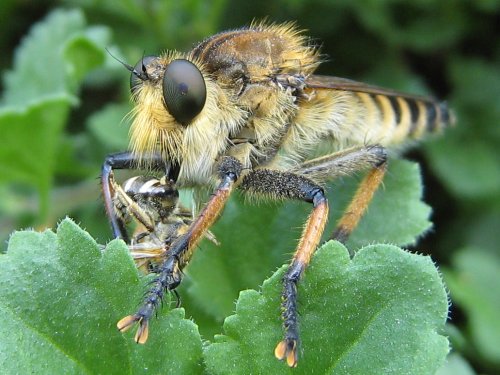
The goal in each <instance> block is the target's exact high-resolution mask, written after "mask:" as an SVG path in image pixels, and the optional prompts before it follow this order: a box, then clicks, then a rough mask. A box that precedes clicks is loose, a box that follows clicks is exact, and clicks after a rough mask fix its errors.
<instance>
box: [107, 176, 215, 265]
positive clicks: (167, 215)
mask: <svg viewBox="0 0 500 375" xmlns="http://www.w3.org/2000/svg"><path fill="white" fill-rule="evenodd" d="M109 183H110V185H111V186H110V188H111V189H112V191H113V205H114V209H115V215H116V216H117V218H118V219H119V220H120V221H121V222H122V223H123V224H122V225H123V226H125V225H126V224H128V223H129V222H131V221H134V222H135V224H136V228H135V232H134V235H133V236H132V238H130V239H128V240H127V242H128V247H129V250H130V253H131V255H132V257H133V258H134V261H135V262H136V264H137V267H138V268H139V269H140V270H141V271H143V272H144V273H149V272H156V270H157V268H158V265H159V264H161V262H162V261H163V260H164V259H165V257H166V254H167V253H168V247H169V245H170V244H171V243H172V242H173V241H174V240H175V239H177V238H178V237H180V236H181V235H183V234H185V233H186V232H187V229H188V228H189V225H190V224H191V223H192V221H193V214H192V211H191V210H188V209H187V208H185V207H183V206H182V205H181V204H180V203H179V191H178V190H177V188H176V186H175V183H174V181H172V180H167V179H166V178H165V177H162V178H160V179H157V178H155V177H153V176H135V177H132V178H129V179H128V180H126V181H125V182H123V184H122V185H119V184H118V183H117V182H116V180H115V178H114V175H113V174H111V175H110V178H109ZM206 237H207V238H208V239H209V240H210V241H212V242H214V243H215V244H218V242H217V240H216V239H215V237H214V236H213V234H212V233H211V232H209V231H208V232H207V233H206Z"/></svg>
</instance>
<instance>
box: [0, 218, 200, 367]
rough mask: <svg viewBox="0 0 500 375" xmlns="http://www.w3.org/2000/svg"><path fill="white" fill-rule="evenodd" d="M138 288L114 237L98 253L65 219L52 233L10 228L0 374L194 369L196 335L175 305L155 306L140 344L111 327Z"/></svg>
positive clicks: (2, 263) (137, 296) (1, 262)
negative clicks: (155, 315)
mask: <svg viewBox="0 0 500 375" xmlns="http://www.w3.org/2000/svg"><path fill="white" fill-rule="evenodd" d="M144 290H145V285H144V281H143V280H142V279H141V278H140V277H139V275H138V273H137V270H136V268H135V266H134V263H133V262H132V259H131V258H130V255H129V254H128V249H127V247H126V246H124V244H123V242H121V241H113V242H111V243H110V244H109V245H108V246H107V248H106V250H105V251H104V252H103V253H101V251H100V250H99V247H98V245H97V244H96V243H95V241H94V240H93V239H92V238H90V236H89V235H88V234H87V233H85V232H84V231H82V230H81V229H80V228H78V227H77V226H76V225H75V224H74V223H73V222H72V221H70V220H69V219H66V220H64V221H63V222H62V223H61V224H60V225H59V227H58V230H57V234H55V233H53V232H51V231H45V232H43V233H36V232H29V231H28V232H16V233H14V234H13V235H12V237H11V239H10V241H9V248H8V251H7V253H6V254H5V255H1V256H0V310H1V311H2V313H3V316H4V319H5V320H4V324H2V325H1V326H0V333H1V334H0V337H2V339H1V340H0V368H2V372H4V373H10V374H16V373H18V374H20V373H31V372H35V373H47V374H49V373H58V374H61V373H72V374H79V373H82V374H140V373H148V372H153V373H169V374H179V373H198V372H200V370H201V367H200V361H201V354H202V351H201V339H200V336H199V334H198V330H197V327H196V325H195V324H194V323H193V322H192V321H190V320H185V319H183V317H184V311H183V310H182V309H175V310H170V311H169V310H168V309H167V308H165V309H163V310H162V312H161V313H160V314H159V318H158V319H154V321H153V322H152V327H151V329H152V330H153V331H154V332H155V333H154V334H151V335H150V339H149V341H148V342H147V344H145V345H137V344H136V343H135V342H134V341H133V339H132V334H125V335H122V334H121V333H119V332H118V330H117V329H116V322H117V321H118V320H119V319H120V318H122V317H123V316H125V315H128V314H131V313H133V312H134V311H135V309H137V304H138V302H139V301H140V300H141V296H142V295H143V293H144ZM167 301H168V300H166V302H167ZM20 353H24V354H23V355H22V356H20ZM26 353H29V355H26ZM21 357H22V360H20V359H21Z"/></svg>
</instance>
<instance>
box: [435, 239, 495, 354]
mask: <svg viewBox="0 0 500 375" xmlns="http://www.w3.org/2000/svg"><path fill="white" fill-rule="evenodd" d="M452 266H453V268H452V269H445V270H444V276H445V279H446V283H447V285H448V287H449V288H450V293H451V298H452V301H453V302H454V303H457V304H458V305H460V306H461V307H462V308H463V309H464V310H465V312H466V314H467V321H468V325H469V334H470V336H471V337H472V341H473V343H474V344H475V346H476V348H477V350H478V351H479V353H480V354H481V355H482V356H483V357H484V358H486V359H488V360H490V361H492V362H495V363H497V364H498V363H500V322H499V321H498V312H499V311H500V291H499V289H498V287H497V286H498V285H500V258H499V257H498V256H495V255H494V254H492V253H487V252H485V251H483V250H482V249H480V248H476V247H469V248H464V249H462V250H461V251H460V252H458V253H456V254H455V255H454V257H453V260H452Z"/></svg>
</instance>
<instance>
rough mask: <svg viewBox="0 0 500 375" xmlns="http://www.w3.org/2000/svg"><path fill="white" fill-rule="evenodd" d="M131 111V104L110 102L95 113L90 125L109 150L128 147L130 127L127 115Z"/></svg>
mask: <svg viewBox="0 0 500 375" xmlns="http://www.w3.org/2000/svg"><path fill="white" fill-rule="evenodd" d="M128 112H130V105H129V104H110V105H107V106H106V107H104V108H103V109H102V110H100V111H99V112H97V113H95V114H93V115H92V116H91V117H90V118H89V120H88V127H89V129H90V131H91V132H92V134H93V135H94V137H96V138H97V139H98V140H99V142H101V143H102V144H103V145H106V146H107V148H108V149H109V152H113V151H122V150H125V149H127V147H128V127H127V126H126V125H127V124H126V120H127V118H126V117H125V116H126V114H127V113H128Z"/></svg>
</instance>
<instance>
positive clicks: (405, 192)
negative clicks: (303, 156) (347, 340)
mask: <svg viewBox="0 0 500 375" xmlns="http://www.w3.org/2000/svg"><path fill="white" fill-rule="evenodd" d="M359 181H360V178H359V177H352V178H345V179H343V181H339V182H337V183H335V184H334V185H333V186H332V187H330V188H329V189H328V198H329V202H330V205H331V209H330V212H331V215H330V216H331V217H330V225H329V226H328V228H327V231H326V232H325V236H324V240H326V239H327V237H328V236H329V235H330V234H331V232H332V230H333V227H334V225H335V222H336V221H337V218H338V217H339V216H340V214H341V213H342V212H343V209H344V207H345V206H346V205H347V203H348V202H349V200H350V199H351V197H352V195H353V193H354V191H355V189H356V187H357V185H358V184H359ZM421 195H422V186H421V181H420V170H419V168H418V166H417V164H415V163H410V162H407V161H400V160H391V161H390V163H389V170H388V172H387V175H386V178H385V180H384V184H383V187H381V188H380V189H379V191H378V192H377V193H376V195H375V198H374V200H373V202H372V203H371V204H370V206H369V208H368V212H367V214H366V215H365V216H364V217H363V219H362V220H361V224H360V225H359V227H358V228H357V229H356V230H355V231H354V233H353V236H352V239H351V240H349V242H348V247H350V248H351V249H353V250H355V249H356V248H358V247H361V246H363V245H366V244H369V243H374V242H389V243H394V244H398V245H405V244H411V243H414V242H415V240H416V238H417V237H418V236H420V235H421V234H422V233H423V232H424V231H425V230H426V229H428V228H429V227H430V225H431V224H430V222H429V221H428V217H429V214H430V208H429V207H428V206H427V205H426V204H424V203H423V202H422V201H421ZM250 203H251V202H245V203H244V201H243V199H242V198H241V197H238V196H237V197H234V198H233V199H232V200H230V202H229V203H228V205H227V206H226V208H225V210H224V214H223V215H222V217H221V218H220V220H219V221H218V223H217V224H216V225H215V227H214V228H213V233H214V234H215V236H216V237H217V239H218V241H219V242H220V243H221V245H220V246H215V245H214V244H212V243H211V242H209V241H205V242H203V243H202V245H201V246H200V249H199V251H197V253H196V254H195V256H194V257H193V261H192V262H191V264H190V265H189V267H188V269H187V274H188V278H187V279H186V280H185V285H184V288H186V289H187V293H188V294H189V295H190V297H191V298H190V300H189V301H187V303H186V304H185V306H186V307H187V310H188V311H189V312H190V313H192V314H193V316H194V317H195V319H197V316H198V313H197V312H196V310H195V309H201V310H202V311H203V312H204V313H205V314H206V313H208V314H209V315H211V316H213V317H214V318H215V319H216V320H218V321H222V319H223V318H224V317H225V316H227V315H228V314H230V313H231V312H232V311H233V306H234V300H235V299H236V298H237V297H238V293H239V291H240V290H243V289H247V288H257V287H258V286H259V285H260V284H261V282H262V280H264V279H265V278H266V277H268V276H269V275H270V274H271V272H272V271H274V270H275V269H276V268H277V267H279V266H280V265H282V264H283V263H285V262H286V261H287V260H288V259H290V258H291V254H292V253H293V251H294V249H295V247H296V245H297V239H298V238H299V237H300V234H301V228H302V226H303V223H304V222H305V220H306V218H307V215H308V214H309V213H310V212H311V208H312V207H311V205H310V204H308V203H304V202H284V203H281V204H273V203H267V204H266V203H263V202H260V203H257V204H250ZM253 203H254V202H253ZM190 303H192V304H193V305H195V306H194V308H193V306H192V305H191V304H190ZM201 329H202V330H203V327H202V328H201Z"/></svg>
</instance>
